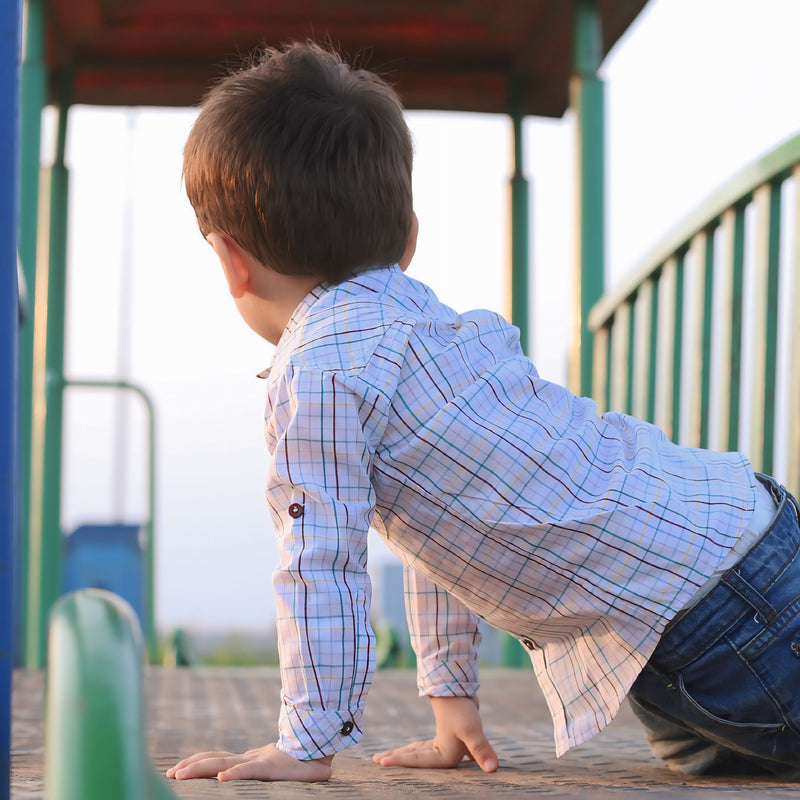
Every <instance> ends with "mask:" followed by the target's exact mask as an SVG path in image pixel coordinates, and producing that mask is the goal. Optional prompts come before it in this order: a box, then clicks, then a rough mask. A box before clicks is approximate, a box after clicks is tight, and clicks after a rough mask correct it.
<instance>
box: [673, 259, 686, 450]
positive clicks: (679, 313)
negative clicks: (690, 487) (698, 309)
mask: <svg viewBox="0 0 800 800" xmlns="http://www.w3.org/2000/svg"><path fill="white" fill-rule="evenodd" d="M684 266H685V255H684V254H681V255H679V256H678V258H677V269H676V270H675V339H674V341H673V345H672V439H673V441H675V442H677V441H679V440H680V435H681V424H680V423H681V386H682V383H683V357H682V356H683V282H684V272H685V269H684Z"/></svg>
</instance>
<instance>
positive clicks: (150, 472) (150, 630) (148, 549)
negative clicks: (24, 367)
mask: <svg viewBox="0 0 800 800" xmlns="http://www.w3.org/2000/svg"><path fill="white" fill-rule="evenodd" d="M70 387H72V388H76V389H110V390H112V391H122V392H131V393H133V394H135V395H138V396H139V397H140V398H141V400H142V402H143V403H144V406H145V411H146V414H147V521H146V522H145V523H144V525H143V527H144V529H145V535H146V542H145V553H144V568H145V620H144V628H145V644H146V646H147V655H148V658H149V659H150V663H153V664H154V663H156V661H157V660H158V634H157V631H156V621H155V576H154V571H155V535H154V534H155V515H156V456H155V453H156V415H155V408H154V406H153V401H152V399H151V398H150V395H148V394H147V392H146V391H145V390H144V389H142V388H141V386H137V385H136V384H134V383H130V382H128V381H118V380H93V381H88V380H65V381H64V388H65V389H66V388H70Z"/></svg>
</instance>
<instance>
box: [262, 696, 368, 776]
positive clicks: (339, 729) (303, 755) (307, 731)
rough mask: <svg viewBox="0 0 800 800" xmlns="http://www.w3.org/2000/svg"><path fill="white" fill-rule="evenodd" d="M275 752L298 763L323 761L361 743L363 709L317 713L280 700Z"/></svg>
mask: <svg viewBox="0 0 800 800" xmlns="http://www.w3.org/2000/svg"><path fill="white" fill-rule="evenodd" d="M282 701H283V704H282V706H281V714H280V721H279V733H280V736H279V739H278V745H277V746H278V749H279V750H282V751H283V752H284V753H286V754H287V755H290V756H292V758H296V759H298V760H299V761H308V760H310V759H313V758H323V757H325V756H330V755H333V754H334V753H337V752H338V751H339V750H344V749H345V748H346V747H352V746H353V745H354V744H357V743H358V742H359V741H360V739H361V735H362V734H361V728H360V727H359V725H358V723H359V722H360V721H361V714H362V709H356V710H354V711H340V710H335V711H320V710H319V709H310V708H303V707H302V706H295V705H292V704H291V703H290V702H288V701H287V700H286V698H285V697H282Z"/></svg>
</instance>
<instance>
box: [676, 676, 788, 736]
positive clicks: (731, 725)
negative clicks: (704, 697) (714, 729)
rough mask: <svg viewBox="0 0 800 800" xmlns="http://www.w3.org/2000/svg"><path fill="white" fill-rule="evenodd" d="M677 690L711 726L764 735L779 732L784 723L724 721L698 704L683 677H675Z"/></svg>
mask: <svg viewBox="0 0 800 800" xmlns="http://www.w3.org/2000/svg"><path fill="white" fill-rule="evenodd" d="M677 684H678V685H677V688H678V691H679V692H680V694H681V696H682V697H683V699H684V700H685V701H686V703H688V704H689V706H690V707H691V708H692V709H693V710H694V712H695V713H696V714H698V715H699V716H700V717H702V718H704V719H705V720H707V721H708V722H709V723H710V724H711V725H713V726H719V727H721V728H726V729H728V730H731V731H732V730H733V729H739V730H741V731H745V730H751V731H755V730H761V731H764V732H765V733H768V732H776V731H780V730H781V729H782V728H783V727H784V725H785V723H784V722H783V721H782V720H781V721H780V722H736V721H735V720H730V719H725V718H724V717H720V716H718V715H717V714H715V713H713V712H712V711H710V710H709V709H707V708H705V707H704V706H703V704H702V703H700V702H698V701H697V700H696V699H695V698H694V697H693V696H692V695H691V693H690V692H689V690H688V689H687V688H686V685H685V683H684V680H683V675H680V674H679V675H678V676H677Z"/></svg>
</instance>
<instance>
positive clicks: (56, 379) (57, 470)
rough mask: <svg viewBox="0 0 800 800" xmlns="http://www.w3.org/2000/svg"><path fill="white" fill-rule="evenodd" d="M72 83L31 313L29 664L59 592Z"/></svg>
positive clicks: (64, 104)
mask: <svg viewBox="0 0 800 800" xmlns="http://www.w3.org/2000/svg"><path fill="white" fill-rule="evenodd" d="M67 89H68V81H67V80H66V79H65V80H64V83H63V89H62V96H61V103H60V107H59V119H58V135H57V139H56V156H55V162H54V163H53V166H52V167H51V169H50V174H49V181H47V182H46V183H45V184H44V185H43V192H44V194H46V195H47V196H46V200H47V206H46V207H47V208H49V231H43V232H42V234H43V235H42V236H41V237H40V239H39V243H38V246H37V266H36V307H35V309H34V377H33V382H34V384H33V385H34V388H33V425H32V428H33V429H32V434H31V441H32V447H31V504H30V540H29V541H30V545H29V563H28V627H27V631H26V647H25V664H26V666H28V667H40V666H42V665H43V664H44V659H45V637H46V633H47V618H48V615H49V613H50V609H51V607H52V605H53V603H54V602H55V601H56V599H57V598H58V596H59V594H60V591H61V519H60V514H61V443H62V438H61V436H62V420H63V402H62V399H63V398H62V395H63V382H64V324H65V315H66V297H65V294H66V263H67V198H68V177H69V176H68V171H67V167H66V164H65V162H64V154H65V150H66V137H67V118H68V109H69V94H68V92H67Z"/></svg>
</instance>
